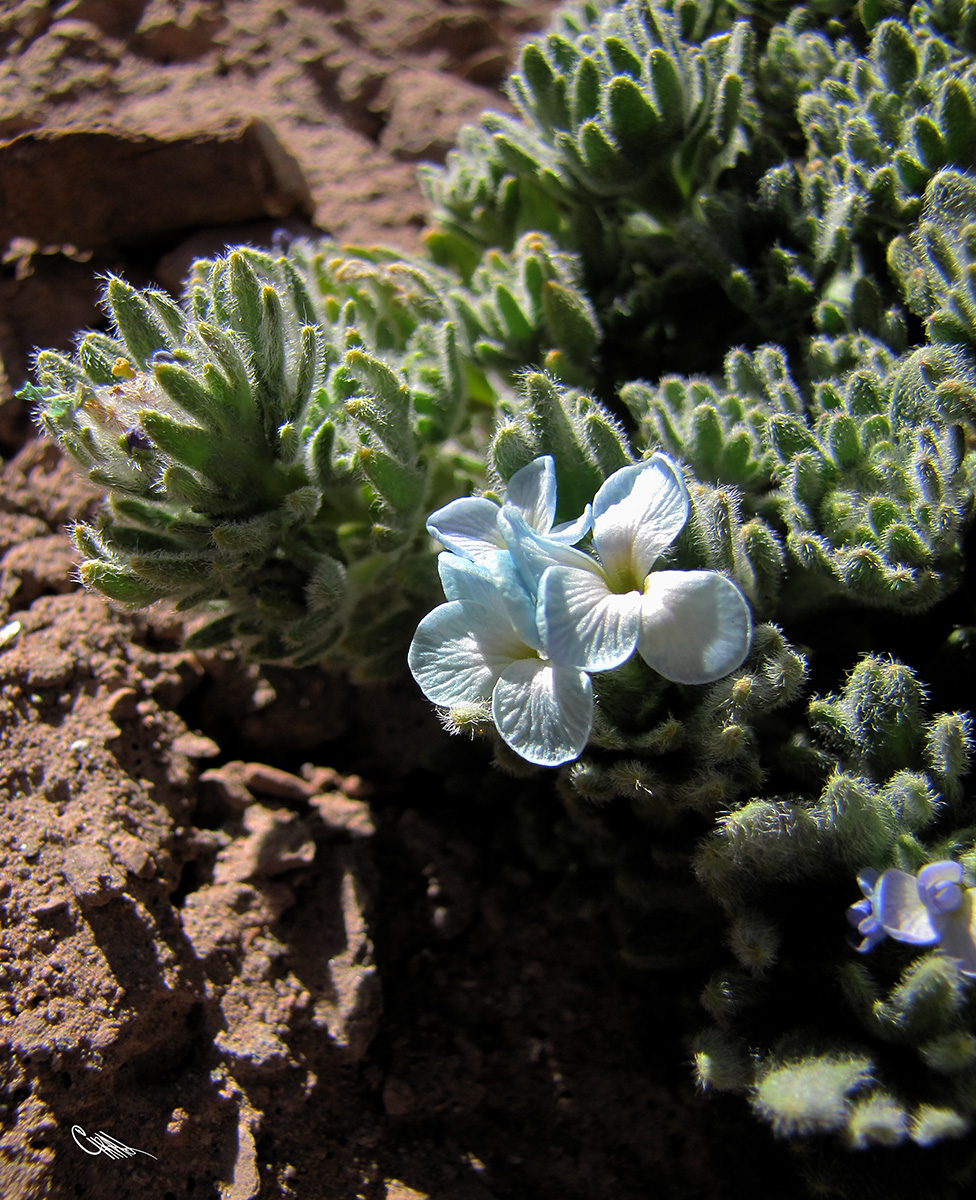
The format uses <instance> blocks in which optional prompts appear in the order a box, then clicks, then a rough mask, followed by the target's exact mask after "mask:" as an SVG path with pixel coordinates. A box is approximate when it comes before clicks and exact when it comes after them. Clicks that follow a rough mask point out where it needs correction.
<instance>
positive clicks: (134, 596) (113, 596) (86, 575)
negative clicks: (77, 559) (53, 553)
mask: <svg viewBox="0 0 976 1200" xmlns="http://www.w3.org/2000/svg"><path fill="white" fill-rule="evenodd" d="M78 575H79V577H80V578H81V582H82V583H83V584H84V585H85V587H86V588H91V589H92V590H93V591H96V592H101V593H102V595H103V596H108V598H109V599H110V600H115V601H116V602H117V603H119V604H124V605H126V606H127V607H129V608H144V607H145V606H146V605H147V604H154V603H155V602H156V601H157V600H161V599H162V598H163V596H165V595H166V591H165V589H163V588H160V587H157V586H155V585H154V584H151V583H149V582H147V581H146V580H145V579H140V578H139V577H138V576H137V575H135V574H133V572H132V571H129V570H126V568H125V567H118V566H113V565H112V564H111V563H106V562H83V563H82V564H81V566H80V567H79V568H78Z"/></svg>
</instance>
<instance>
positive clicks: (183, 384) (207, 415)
mask: <svg viewBox="0 0 976 1200" xmlns="http://www.w3.org/2000/svg"><path fill="white" fill-rule="evenodd" d="M152 372H153V378H154V379H155V380H156V382H157V383H158V384H159V386H160V387H161V388H162V389H163V391H164V392H165V393H166V395H167V396H169V398H170V399H171V400H173V401H174V402H175V403H176V404H178V405H179V407H180V408H181V409H182V410H183V411H184V412H185V413H188V414H189V415H190V416H191V417H193V418H194V420H197V421H202V422H204V423H206V424H207V425H211V426H214V425H220V424H221V423H222V422H221V416H222V414H221V412H220V407H219V403H218V400H217V397H215V396H214V395H213V394H212V392H210V391H209V390H208V389H207V388H206V387H205V386H204V385H203V384H202V383H201V382H200V380H199V379H197V378H196V376H195V375H193V374H191V372H190V371H188V370H187V369H186V368H185V367H181V366H178V365H177V364H176V363H155V364H154V365H153V368H152Z"/></svg>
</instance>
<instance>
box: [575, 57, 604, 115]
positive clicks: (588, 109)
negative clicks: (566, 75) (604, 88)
mask: <svg viewBox="0 0 976 1200" xmlns="http://www.w3.org/2000/svg"><path fill="white" fill-rule="evenodd" d="M600 85H601V80H600V68H599V67H598V66H597V65H596V63H595V62H594V61H593V59H592V58H590V57H589V55H587V56H586V57H585V58H581V59H580V61H579V64H578V65H577V67H576V75H575V76H574V78H573V124H574V125H582V124H583V122H584V121H589V120H591V119H592V118H593V117H596V116H597V115H598V113H599V111H600V94H601V86H600Z"/></svg>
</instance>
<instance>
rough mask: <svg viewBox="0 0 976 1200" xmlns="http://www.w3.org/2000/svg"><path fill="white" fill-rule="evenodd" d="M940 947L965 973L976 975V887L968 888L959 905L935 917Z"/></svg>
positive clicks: (934, 922) (934, 921)
mask: <svg viewBox="0 0 976 1200" xmlns="http://www.w3.org/2000/svg"><path fill="white" fill-rule="evenodd" d="M933 924H934V925H935V928H936V929H937V930H938V931H939V948H940V949H941V950H943V951H944V952H945V953H946V954H948V955H949V956H950V958H954V959H955V960H956V962H957V963H958V964H959V970H960V971H961V972H962V973H963V975H976V889H974V888H967V889H966V891H965V892H964V893H963V898H962V902H961V904H960V905H959V907H958V908H957V909H956V910H955V911H954V912H951V913H942V914H940V915H939V916H937V917H935V918H934V919H933Z"/></svg>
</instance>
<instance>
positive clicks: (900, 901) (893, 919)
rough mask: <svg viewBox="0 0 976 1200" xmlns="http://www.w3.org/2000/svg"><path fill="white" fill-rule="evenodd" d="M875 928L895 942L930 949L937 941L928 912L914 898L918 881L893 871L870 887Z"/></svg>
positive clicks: (905, 872)
mask: <svg viewBox="0 0 976 1200" xmlns="http://www.w3.org/2000/svg"><path fill="white" fill-rule="evenodd" d="M872 907H873V908H874V915H875V916H876V917H877V918H878V924H879V925H880V926H881V928H882V929H883V930H884V931H885V933H887V934H888V936H889V937H893V938H894V939H895V941H896V942H910V943H911V944H912V945H913V946H930V945H931V944H932V943H933V942H934V941H936V940H937V939H938V936H939V935H938V933H937V932H936V930H935V928H934V927H933V925H932V921H931V918H930V916H929V911H928V909H927V908H926V907H925V905H924V904H923V903H922V901H921V899H920V897H919V894H918V880H917V879H916V878H915V876H914V875H909V874H908V872H907V871H898V870H896V869H895V868H894V867H892V868H890V869H889V870H887V871H885V872H884V874H883V875H882V876H881V878H880V879H879V880H878V882H877V883H876V884H875V885H874V899H873V901H872Z"/></svg>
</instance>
